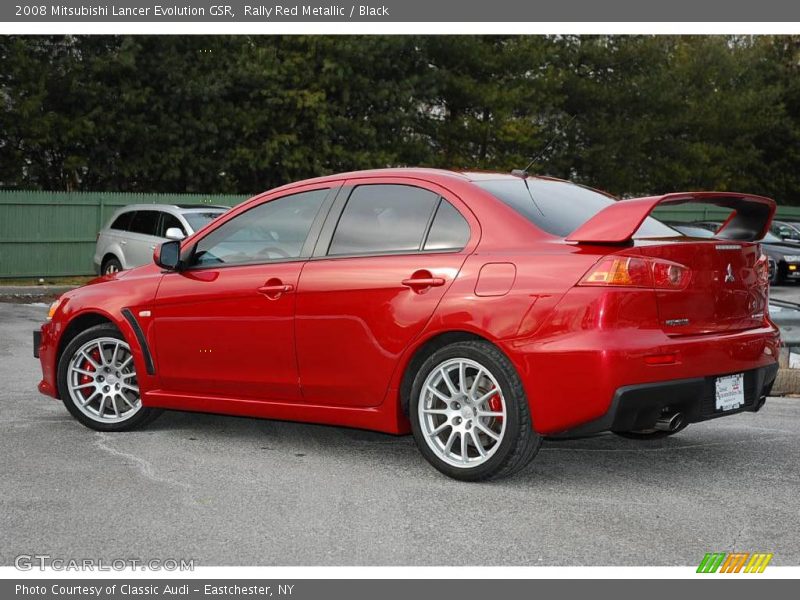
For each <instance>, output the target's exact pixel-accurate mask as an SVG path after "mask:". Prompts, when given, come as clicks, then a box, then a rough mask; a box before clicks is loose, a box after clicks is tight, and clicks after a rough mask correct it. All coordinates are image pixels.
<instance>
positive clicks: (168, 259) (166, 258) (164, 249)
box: [153, 240, 181, 271]
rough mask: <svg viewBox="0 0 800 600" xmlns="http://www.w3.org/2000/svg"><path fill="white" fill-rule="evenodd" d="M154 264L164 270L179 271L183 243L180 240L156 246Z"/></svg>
mask: <svg viewBox="0 0 800 600" xmlns="http://www.w3.org/2000/svg"><path fill="white" fill-rule="evenodd" d="M153 262H154V263H156V264H157V265H158V266H159V267H161V268H162V269H167V270H168V271H177V270H178V269H179V268H180V265H181V243H180V242H179V241H178V240H172V241H169V242H164V243H163V244H161V245H160V246H156V249H155V251H154V252H153Z"/></svg>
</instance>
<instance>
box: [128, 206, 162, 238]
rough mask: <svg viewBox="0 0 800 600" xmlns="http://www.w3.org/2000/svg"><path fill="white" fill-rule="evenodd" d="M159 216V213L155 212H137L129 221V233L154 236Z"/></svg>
mask: <svg viewBox="0 0 800 600" xmlns="http://www.w3.org/2000/svg"><path fill="white" fill-rule="evenodd" d="M159 214H160V213H159V211H156V210H137V211H136V215H135V216H134V217H133V220H132V221H131V226H130V231H131V232H132V233H141V234H144V235H153V236H154V235H156V234H157V230H158V217H159Z"/></svg>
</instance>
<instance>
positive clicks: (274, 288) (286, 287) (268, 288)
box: [258, 283, 294, 294]
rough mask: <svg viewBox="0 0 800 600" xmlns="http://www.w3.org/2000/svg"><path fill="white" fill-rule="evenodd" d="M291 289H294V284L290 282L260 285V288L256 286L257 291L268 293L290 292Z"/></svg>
mask: <svg viewBox="0 0 800 600" xmlns="http://www.w3.org/2000/svg"><path fill="white" fill-rule="evenodd" d="M293 289H294V286H293V285H292V284H290V283H286V284H283V283H282V284H276V285H262V286H261V287H260V288H258V291H259V292H261V293H262V294H269V293H273V294H274V293H275V292H279V293H281V294H283V293H286V292H291V291H292V290H293Z"/></svg>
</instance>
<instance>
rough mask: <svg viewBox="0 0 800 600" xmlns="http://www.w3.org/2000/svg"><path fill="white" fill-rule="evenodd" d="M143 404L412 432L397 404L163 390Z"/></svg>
mask: <svg viewBox="0 0 800 600" xmlns="http://www.w3.org/2000/svg"><path fill="white" fill-rule="evenodd" d="M143 402H144V404H145V405H146V406H150V407H153V408H164V409H168V410H183V411H190V412H203V413H215V414H222V415H232V416H238V417H255V418H259V419H275V420H279V421H299V422H302V423H318V424H321V425H338V426H342V427H355V428H357V429H369V430H372V431H381V432H384V433H393V434H396V435H404V434H407V433H409V426H408V422H407V420H405V418H403V417H401V415H400V413H399V409H398V408H397V407H396V406H395V405H394V404H395V403H393V402H384V403H383V404H381V405H380V406H376V407H371V408H355V407H347V406H320V405H313V404H302V403H291V402H270V401H263V400H242V399H234V398H219V397H209V396H195V395H192V394H174V393H169V392H165V391H163V390H152V391H149V392H145V395H144V398H143Z"/></svg>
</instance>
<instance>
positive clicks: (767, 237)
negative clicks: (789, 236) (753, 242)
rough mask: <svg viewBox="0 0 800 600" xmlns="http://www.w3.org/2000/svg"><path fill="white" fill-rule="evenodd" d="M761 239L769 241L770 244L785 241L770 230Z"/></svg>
mask: <svg viewBox="0 0 800 600" xmlns="http://www.w3.org/2000/svg"><path fill="white" fill-rule="evenodd" d="M761 241H762V242H767V243H768V244H781V243H783V240H782V239H781V238H779V237H778V236H777V235H775V234H774V233H770V232H767V235H765V236H764V237H763V238H762V240H761Z"/></svg>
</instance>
